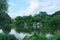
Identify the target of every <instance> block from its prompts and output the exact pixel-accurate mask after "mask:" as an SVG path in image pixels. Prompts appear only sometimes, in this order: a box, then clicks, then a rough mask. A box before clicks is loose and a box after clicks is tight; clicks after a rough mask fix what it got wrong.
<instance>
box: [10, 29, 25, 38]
mask: <svg viewBox="0 0 60 40" xmlns="http://www.w3.org/2000/svg"><path fill="white" fill-rule="evenodd" d="M10 34H13V35H15V36H16V37H17V38H24V37H25V35H26V34H24V33H20V34H19V33H17V32H16V31H15V30H14V29H12V30H11V32H10Z"/></svg>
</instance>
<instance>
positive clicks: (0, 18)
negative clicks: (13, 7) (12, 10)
mask: <svg viewBox="0 0 60 40" xmlns="http://www.w3.org/2000/svg"><path fill="white" fill-rule="evenodd" d="M7 11H8V3H7V0H0V28H1V29H2V30H3V32H4V33H5V34H8V33H9V32H10V30H11V27H10V24H11V18H10V17H9V15H8V14H7Z"/></svg>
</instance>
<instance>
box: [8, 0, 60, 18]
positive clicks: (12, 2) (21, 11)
mask: <svg viewBox="0 0 60 40" xmlns="http://www.w3.org/2000/svg"><path fill="white" fill-rule="evenodd" d="M8 4H9V8H8V11H9V12H8V14H9V15H10V16H11V18H15V17H16V16H28V15H34V14H37V13H38V12H40V11H45V12H47V13H48V14H53V13H54V12H55V11H58V10H60V0H9V2H8Z"/></svg>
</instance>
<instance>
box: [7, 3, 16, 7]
mask: <svg viewBox="0 0 60 40" xmlns="http://www.w3.org/2000/svg"><path fill="white" fill-rule="evenodd" d="M8 4H9V6H16V4H15V3H14V2H9V3H8Z"/></svg>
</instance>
